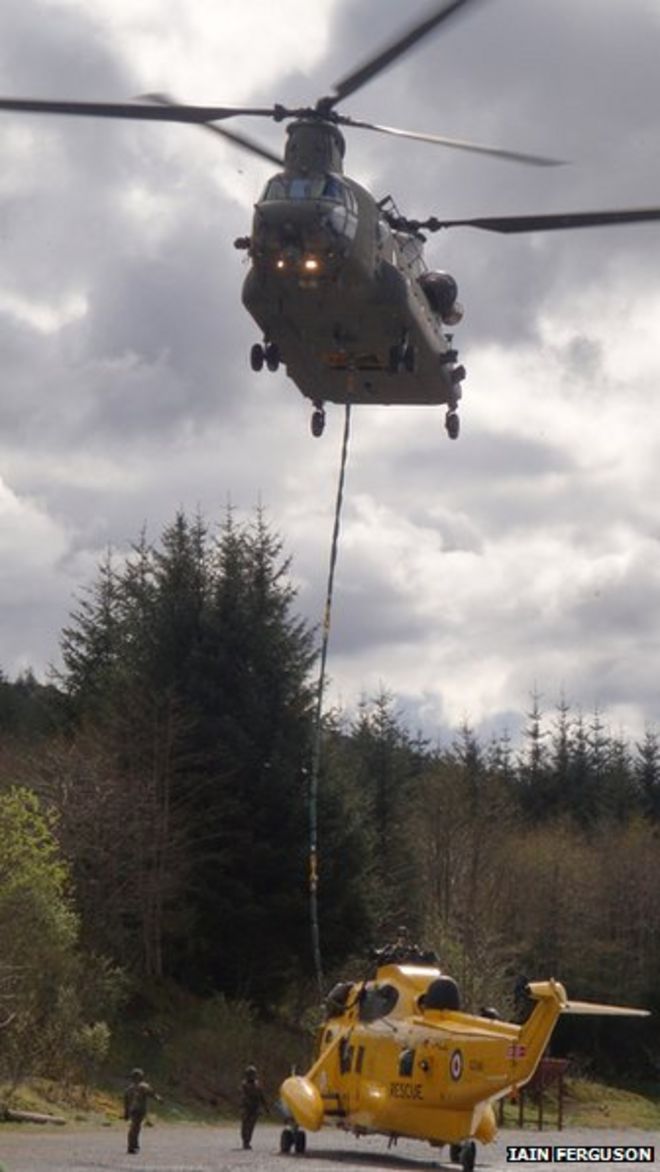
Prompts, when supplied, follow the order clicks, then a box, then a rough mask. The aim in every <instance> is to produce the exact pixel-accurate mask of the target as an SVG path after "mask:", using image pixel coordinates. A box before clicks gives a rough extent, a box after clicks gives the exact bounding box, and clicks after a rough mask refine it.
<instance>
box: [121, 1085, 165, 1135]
mask: <svg viewBox="0 0 660 1172" xmlns="http://www.w3.org/2000/svg"><path fill="white" fill-rule="evenodd" d="M149 1099H155V1100H156V1102H157V1103H162V1101H163V1100H162V1099H161V1097H160V1095H157V1094H156V1092H155V1090H154V1089H153V1087H152V1086H151V1085H150V1084H149V1083H148V1082H145V1081H144V1071H143V1070H140V1068H139V1067H136V1068H135V1070H132V1071H131V1081H130V1083H129V1085H128V1086H127V1087H126V1090H125V1091H124V1119H125V1120H126V1121H127V1123H128V1152H129V1155H134V1154H135V1152H139V1150H140V1130H141V1128H142V1124H143V1123H144V1120H145V1118H146V1114H147V1106H148V1102H149Z"/></svg>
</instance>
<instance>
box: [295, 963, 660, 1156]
mask: <svg viewBox="0 0 660 1172" xmlns="http://www.w3.org/2000/svg"><path fill="white" fill-rule="evenodd" d="M384 959H387V958H384ZM525 993H526V994H527V996H528V998H530V999H531V1002H532V1003H533V1008H532V1011H531V1013H530V1015H529V1017H528V1019H527V1021H525V1022H524V1023H523V1024H521V1025H517V1024H514V1023H512V1022H505V1021H500V1020H496V1019H494V1018H493V1017H490V1016H480V1015H475V1014H471V1013H463V1012H462V1011H461V1009H460V1002H459V994H458V989H457V986H456V983H455V982H454V981H453V980H452V978H451V977H448V976H447V975H445V974H443V973H442V972H441V970H440V969H439V968H438V967H436V966H435V965H433V964H428V963H423V962H417V961H413V962H408V963H406V962H403V963H384V964H382V963H381V964H379V965H378V967H377V968H376V973H375V977H374V978H373V979H372V980H368V981H365V982H358V983H356V984H350V983H342V984H340V985H337V986H335V988H334V989H333V990H332V992H331V994H330V995H329V997H328V998H327V1001H326V1009H327V1017H326V1020H325V1022H324V1024H323V1026H322V1027H321V1029H320V1031H319V1036H318V1042H317V1055H316V1060H315V1062H314V1064H313V1066H312V1067H311V1068H310V1070H309V1071H308V1072H307V1074H306V1075H304V1076H299V1075H292V1076H291V1077H290V1078H287V1079H286V1081H285V1082H284V1083H283V1084H282V1087H281V1088H280V1097H281V1101H282V1104H283V1107H284V1110H285V1113H286V1115H287V1118H288V1121H289V1126H287V1127H286V1128H285V1129H284V1131H283V1132H282V1138H281V1149H282V1151H284V1152H288V1151H291V1150H292V1149H293V1150H294V1151H296V1152H298V1153H302V1152H303V1151H304V1150H305V1146H306V1137H305V1130H304V1129H307V1130H309V1131H318V1130H319V1129H320V1128H321V1127H322V1126H323V1125H334V1126H336V1127H340V1128H343V1129H344V1130H346V1131H351V1132H353V1133H354V1134H356V1135H364V1134H367V1133H379V1134H382V1135H386V1136H389V1137H390V1139H392V1138H398V1137H404V1136H405V1137H408V1138H411V1139H420V1140H426V1141H428V1142H429V1143H430V1144H431V1145H433V1146H434V1147H440V1146H442V1145H443V1144H447V1143H448V1144H449V1145H450V1148H451V1150H450V1156H451V1159H452V1160H453V1161H455V1162H460V1163H461V1164H462V1166H463V1168H464V1170H465V1172H471V1169H472V1168H473V1167H474V1163H475V1157H476V1145H475V1143H474V1141H475V1140H479V1141H480V1142H481V1143H490V1142H491V1141H492V1140H493V1139H494V1138H495V1135H496V1132H497V1125H496V1120H495V1111H494V1104H495V1103H496V1102H497V1100H498V1099H501V1098H502V1097H504V1096H505V1095H509V1094H510V1093H511V1092H512V1091H515V1090H516V1089H517V1088H518V1087H522V1086H524V1084H525V1083H526V1082H528V1081H529V1079H530V1078H531V1077H532V1075H533V1074H534V1071H535V1070H536V1067H537V1065H538V1063H539V1061H540V1059H541V1056H542V1055H543V1052H544V1050H545V1048H546V1046H547V1044H548V1041H549V1039H550V1036H551V1034H552V1031H553V1029H554V1026H555V1024H556V1022H557V1020H558V1019H559V1016H560V1014H562V1013H590V1014H616V1015H623V1016H636V1017H637V1016H642V1017H643V1016H648V1014H647V1011H646V1010H641V1009H628V1008H625V1007H623V1006H613V1005H598V1004H594V1003H591V1002H576V1001H569V999H568V997H567V995H566V990H565V989H564V987H563V985H561V984H560V983H559V981H556V980H549V981H534V982H532V983H530V984H528V985H526V987H525ZM484 1012H487V1013H491V1012H492V1011H484Z"/></svg>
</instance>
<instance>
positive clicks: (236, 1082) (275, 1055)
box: [162, 996, 311, 1115]
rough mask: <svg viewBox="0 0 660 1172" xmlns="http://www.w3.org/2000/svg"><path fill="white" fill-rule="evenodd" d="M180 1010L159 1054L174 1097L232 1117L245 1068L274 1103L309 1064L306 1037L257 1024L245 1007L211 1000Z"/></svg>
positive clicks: (220, 999) (272, 1024)
mask: <svg viewBox="0 0 660 1172" xmlns="http://www.w3.org/2000/svg"><path fill="white" fill-rule="evenodd" d="M182 1008H183V1011H181V1009H180V1011H179V1013H178V1014H177V1017H176V1021H175V1023H174V1029H173V1030H172V1032H171V1036H170V1037H169V1038H168V1040H167V1041H166V1043H165V1045H164V1047H163V1054H162V1062H163V1066H164V1068H165V1070H166V1071H167V1077H168V1079H169V1081H170V1082H171V1084H172V1085H173V1086H175V1087H176V1088H177V1091H178V1093H179V1094H184V1095H185V1096H186V1097H193V1098H194V1099H196V1100H197V1101H199V1102H203V1103H209V1104H211V1105H213V1106H217V1107H218V1108H219V1109H220V1110H221V1111H224V1112H225V1113H227V1114H233V1115H235V1114H236V1113H237V1111H238V1108H239V1101H240V1100H239V1088H240V1084H241V1080H242V1078H243V1075H244V1070H245V1067H246V1066H247V1065H252V1064H254V1065H256V1067H257V1069H258V1071H259V1078H260V1080H261V1082H262V1085H263V1086H264V1088H265V1090H266V1095H267V1100H268V1102H269V1103H273V1102H274V1100H275V1098H276V1092H277V1088H278V1087H279V1085H280V1082H281V1081H282V1079H283V1078H284V1077H286V1075H287V1074H288V1073H289V1071H290V1070H291V1069H292V1068H293V1067H294V1066H295V1067H297V1068H299V1069H305V1068H306V1066H307V1065H308V1064H309V1060H310V1054H311V1037H308V1036H306V1035H305V1033H304V1032H303V1031H300V1030H294V1029H292V1028H291V1027H289V1028H285V1027H284V1026H283V1024H282V1023H278V1022H276V1021H272V1022H264V1021H263V1020H260V1019H259V1017H258V1016H257V1014H256V1013H255V1011H254V1009H253V1008H252V1007H251V1006H250V1005H249V1004H247V1003H246V1002H244V1001H232V1002H228V1001H226V1000H225V998H224V997H218V996H216V997H212V998H210V999H209V1000H207V1001H206V1002H188V1003H186V1004H184V1006H183V1007H182Z"/></svg>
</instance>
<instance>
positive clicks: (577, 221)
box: [416, 208, 660, 232]
mask: <svg viewBox="0 0 660 1172" xmlns="http://www.w3.org/2000/svg"><path fill="white" fill-rule="evenodd" d="M644 220H660V208H620V209H618V210H617V211H613V212H566V213H561V212H553V213H552V214H550V215H546V216H485V217H483V218H478V219H473V220H438V219H437V218H436V217H435V216H431V218H430V219H428V220H426V221H424V222H423V223H422V222H421V221H420V222H416V227H417V228H425V229H426V230H427V231H429V232H438V231H439V230H440V229H441V228H484V229H485V230H486V231H487V232H550V231H555V230H556V229H559V228H598V227H603V226H605V225H607V224H635V223H640V222H642V221H644Z"/></svg>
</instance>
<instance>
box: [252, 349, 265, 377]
mask: <svg viewBox="0 0 660 1172" xmlns="http://www.w3.org/2000/svg"><path fill="white" fill-rule="evenodd" d="M265 357H266V355H265V354H264V348H263V346H262V345H261V342H255V343H254V346H252V348H251V350H250V366H251V367H252V369H253V370H255V371H258V370H262V369H263V365H264V358H265Z"/></svg>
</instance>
